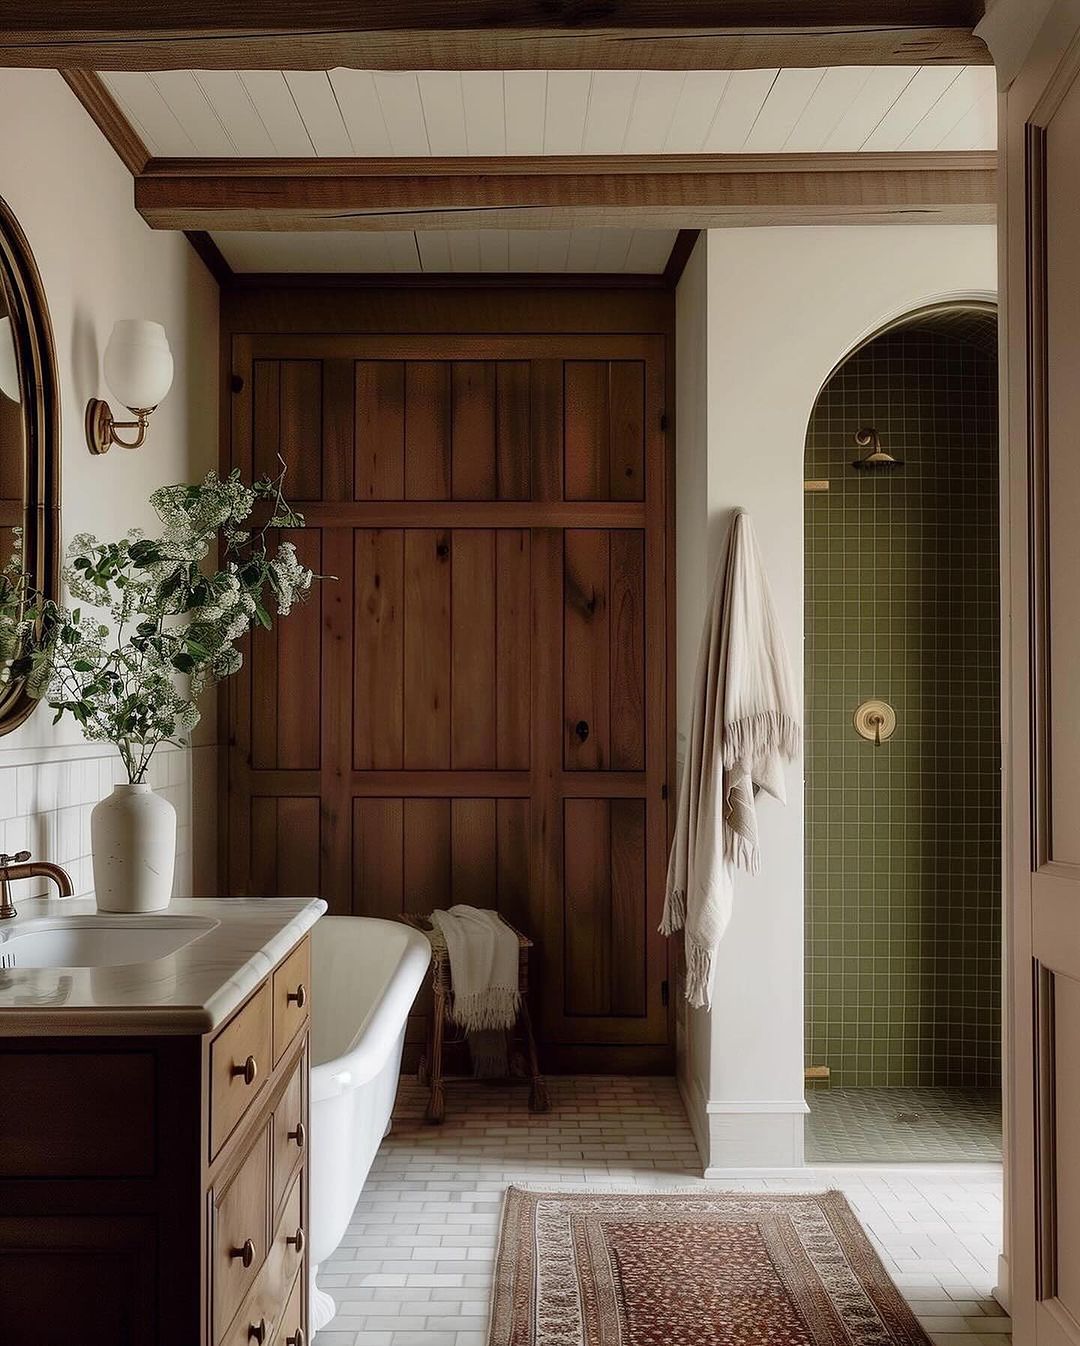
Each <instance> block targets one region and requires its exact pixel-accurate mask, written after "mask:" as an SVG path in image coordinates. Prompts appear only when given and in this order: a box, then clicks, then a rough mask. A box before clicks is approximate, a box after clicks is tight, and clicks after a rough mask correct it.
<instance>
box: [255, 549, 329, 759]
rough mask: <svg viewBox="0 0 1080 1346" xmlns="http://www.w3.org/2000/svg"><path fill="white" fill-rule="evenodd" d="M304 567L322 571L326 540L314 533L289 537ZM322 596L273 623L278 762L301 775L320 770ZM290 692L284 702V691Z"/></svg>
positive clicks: (301, 605) (302, 604)
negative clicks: (299, 772)
mask: <svg viewBox="0 0 1080 1346" xmlns="http://www.w3.org/2000/svg"><path fill="white" fill-rule="evenodd" d="M287 536H288V539H289V541H291V542H292V543H293V544H294V545H295V547H296V554H297V556H298V557H299V559H300V561H301V563H302V564H303V565H306V566H310V567H311V569H312V570H314V571H315V573H316V574H319V573H320V572H321V570H322V545H321V543H322V538H321V535H320V531H319V530H318V529H316V528H305V529H302V530H300V531H297V532H291V533H289V534H288V535H287ZM321 597H322V595H321V593H320V592H319V589H318V587H316V591H315V593H314V594H312V595H310V597H309V598H308V600H307V601H306V602H304V603H300V604H298V605H297V606H296V607H295V608H294V609H293V610H292V612H290V614H289V617H288V619H287V620H286V621H278V622H275V624H274V627H273V630H272V631H270V632H269V633H267V634H269V635H270V637H271V639H272V640H274V641H275V642H276V644H277V660H276V679H277V685H276V686H275V688H274V691H273V700H272V701H271V706H272V710H271V711H270V712H269V713H270V714H273V715H274V716H275V718H276V720H277V760H276V762H275V766H278V767H280V768H282V769H284V770H287V771H288V770H293V771H302V770H304V769H311V768H317V767H318V765H319V749H320V743H319V703H320V700H321V692H322V687H321V679H320V676H319V666H320V656H321V639H320V636H321V632H320V626H321V612H320V599H321ZM281 687H287V688H289V695H287V696H282V695H281V694H280V690H279V689H280V688H281Z"/></svg>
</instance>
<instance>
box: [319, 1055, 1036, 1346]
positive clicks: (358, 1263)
mask: <svg viewBox="0 0 1080 1346" xmlns="http://www.w3.org/2000/svg"><path fill="white" fill-rule="evenodd" d="M548 1087H549V1089H550V1092H551V1097H552V1110H551V1112H550V1113H547V1114H544V1115H539V1116H537V1115H533V1114H530V1113H529V1111H528V1106H527V1090H523V1089H504V1088H501V1087H499V1086H489V1085H484V1084H474V1083H469V1084H463V1085H458V1086H455V1087H454V1088H453V1089H452V1090H451V1091H450V1094H449V1097H448V1103H447V1118H446V1122H445V1123H444V1124H443V1125H442V1126H428V1125H425V1123H424V1121H423V1112H424V1107H425V1105H426V1102H427V1091H426V1090H423V1089H421V1088H419V1087H418V1086H417V1084H416V1083H415V1081H413V1080H411V1079H403V1080H402V1083H401V1087H400V1090H399V1093H398V1102H397V1108H396V1111H395V1116H394V1124H393V1129H392V1131H391V1132H390V1135H389V1136H388V1137H387V1139H386V1140H385V1141H384V1143H383V1146H382V1149H381V1151H380V1152H379V1155H378V1157H377V1158H376V1160H375V1163H374V1166H373V1168H372V1170H371V1176H370V1177H369V1179H368V1183H367V1186H366V1187H365V1189H364V1193H363V1195H362V1196H361V1198H360V1202H359V1204H358V1206H357V1208H356V1214H355V1216H354V1218H353V1221H352V1224H351V1226H350V1228H349V1231H348V1233H347V1234H346V1235H345V1239H344V1241H343V1243H342V1245H341V1246H340V1247H339V1248H338V1250H337V1251H336V1252H335V1253H334V1255H333V1256H332V1257H331V1258H330V1259H328V1261H327V1262H326V1263H325V1264H324V1266H323V1267H322V1269H321V1270H320V1274H319V1283H320V1284H321V1285H323V1286H324V1287H325V1288H326V1289H327V1290H329V1291H330V1292H331V1293H332V1294H333V1296H334V1298H335V1299H336V1300H337V1304H338V1314H337V1317H336V1318H335V1319H334V1320H333V1321H332V1322H331V1323H330V1325H329V1326H328V1327H327V1328H325V1329H324V1330H323V1331H322V1332H320V1333H319V1334H318V1336H317V1337H316V1338H315V1342H316V1346H486V1343H487V1312H488V1296H489V1293H490V1289H491V1271H492V1262H493V1259H494V1254H495V1241H496V1233H497V1227H498V1219H499V1211H500V1206H501V1202H502V1194H503V1191H504V1190H505V1188H506V1187H507V1186H508V1185H509V1184H511V1183H513V1184H516V1185H518V1186H529V1187H534V1188H541V1189H545V1188H564V1187H575V1186H577V1187H580V1186H588V1187H589V1188H591V1189H593V1190H596V1191H606V1190H610V1191H617V1190H625V1189H628V1188H631V1189H633V1188H649V1187H678V1186H684V1185H685V1186H687V1187H691V1188H701V1187H705V1186H709V1187H723V1188H730V1189H733V1190H739V1191H806V1190H815V1189H821V1188H827V1187H836V1188H839V1189H840V1190H841V1191H842V1192H844V1193H845V1195H846V1196H847V1198H848V1200H849V1201H850V1202H851V1204H852V1207H853V1208H854V1210H855V1212H856V1214H857V1215H858V1216H859V1218H860V1220H861V1221H862V1223H863V1225H864V1226H865V1228H866V1229H867V1231H868V1233H869V1234H870V1237H871V1239H872V1241H873V1243H874V1246H875V1247H876V1249H877V1251H878V1253H879V1254H880V1256H881V1257H882V1259H883V1261H884V1263H885V1268H886V1270H887V1271H888V1272H889V1274H890V1275H891V1276H892V1277H893V1279H894V1280H895V1281H896V1283H897V1285H898V1286H899V1287H900V1289H901V1291H902V1292H903V1294H904V1295H905V1297H906V1298H907V1299H908V1301H909V1302H910V1303H911V1305H912V1307H913V1308H914V1310H915V1313H916V1314H917V1315H918V1317H919V1319H920V1321H921V1322H922V1324H923V1326H924V1327H925V1328H926V1330H927V1332H928V1333H929V1334H930V1336H931V1338H932V1339H933V1341H934V1342H935V1346H1009V1340H1010V1337H1009V1332H1010V1323H1009V1319H1008V1318H1007V1317H1005V1316H1004V1314H1003V1311H1002V1310H1001V1309H1000V1308H999V1307H998V1305H997V1303H996V1302H995V1301H994V1299H993V1298H992V1295H991V1288H992V1286H993V1284H994V1280H995V1275H996V1270H997V1257H998V1252H999V1249H1000V1239H1001V1167H1000V1165H995V1164H967V1165H955V1166H953V1165H949V1166H945V1165H939V1166H937V1167H934V1166H930V1165H920V1166H915V1165H911V1166H890V1167H884V1166H883V1167H881V1168H878V1169H874V1168H851V1167H849V1168H845V1167H836V1168H823V1167H816V1168H807V1169H802V1170H799V1171H797V1172H792V1173H781V1172H779V1171H776V1170H774V1171H773V1172H771V1173H766V1172H753V1171H751V1170H746V1171H742V1172H740V1173H738V1174H737V1175H734V1176H732V1177H731V1178H725V1179H723V1180H722V1181H715V1182H711V1183H708V1184H706V1183H705V1182H704V1181H703V1180H702V1179H701V1178H700V1176H698V1175H699V1174H700V1172H701V1164H700V1160H699V1158H698V1153H697V1149H696V1147H695V1145H694V1139H693V1136H692V1134H691V1131H690V1126H689V1123H688V1122H687V1119H686V1114H685V1112H684V1110H683V1105H682V1102H681V1100H680V1097H679V1093H678V1090H677V1087H676V1084H675V1081H674V1080H673V1079H654V1078H627V1077H620V1078H616V1077H578V1078H570V1077H556V1078H554V1079H549V1080H548Z"/></svg>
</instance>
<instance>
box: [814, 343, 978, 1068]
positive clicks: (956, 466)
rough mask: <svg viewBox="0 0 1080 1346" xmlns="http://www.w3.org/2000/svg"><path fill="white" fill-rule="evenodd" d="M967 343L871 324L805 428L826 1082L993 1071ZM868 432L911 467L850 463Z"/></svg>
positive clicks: (973, 365) (817, 1015)
mask: <svg viewBox="0 0 1080 1346" xmlns="http://www.w3.org/2000/svg"><path fill="white" fill-rule="evenodd" d="M988 321H989V322H992V319H989V320H988ZM980 345H981V348H980ZM980 345H976V344H972V343H971V342H969V341H967V340H961V339H957V338H956V337H955V336H953V335H943V334H941V333H939V332H934V331H919V330H917V329H907V330H903V331H898V332H893V333H889V334H886V335H884V336H882V337H879V338H877V339H876V340H875V341H873V342H871V343H870V345H868V346H866V347H864V348H863V349H862V350H861V351H859V352H857V353H856V354H855V355H853V356H852V357H851V358H850V359H849V360H848V361H847V362H846V363H845V364H844V365H843V366H842V367H841V368H840V369H839V370H838V371H837V373H836V374H834V376H833V377H832V379H831V380H830V381H829V383H828V385H827V386H826V388H825V389H824V390H823V392H822V394H821V396H820V398H819V401H818V403H817V406H816V408H815V410H814V413H813V417H812V419H811V421H810V426H809V430H808V434H807V448H806V476H807V477H808V478H826V479H828V481H829V483H830V490H829V491H828V492H823V493H821V494H807V496H806V787H807V833H806V836H807V845H806V892H807V911H806V916H807V922H806V939H807V944H806V954H807V984H806V1003H807V1027H806V1062H807V1065H828V1066H829V1067H830V1068H831V1072H832V1076H831V1082H832V1084H833V1085H834V1086H842V1085H848V1086H850V1085H860V1084H865V1085H992V1084H996V1083H997V1082H998V1080H999V1077H1000V971H1001V968H1000V939H1001V920H1000V903H1001V891H1000V741H999V721H998V703H999V682H998V663H999V653H998V522H997V508H998V498H997V491H998V483H997V388H996V379H997V371H996V360H995V357H994V354H993V351H992V344H990V343H988V342H982V343H980ZM862 425H872V426H875V427H876V428H877V429H878V431H879V432H880V434H881V438H882V444H883V446H884V447H885V448H887V449H888V450H889V451H890V452H892V453H893V454H894V455H896V456H897V457H900V458H903V459H904V460H905V466H904V467H903V468H901V469H900V470H899V471H897V472H894V473H891V474H888V475H877V474H873V475H871V474H865V473H861V472H857V471H855V470H854V469H853V468H852V467H851V466H850V463H851V460H852V458H854V457H856V456H857V455H858V454H859V453H861V452H863V451H862V450H859V449H858V448H857V447H856V445H855V443H854V440H853V438H852V436H853V434H854V432H855V431H856V430H857V429H858V428H859V427H860V426H862ZM870 697H881V698H884V699H885V700H886V701H888V702H889V703H890V704H891V705H892V706H893V707H894V708H895V710H896V712H897V719H898V727H897V732H896V734H895V736H894V737H893V738H892V739H891V740H890V741H889V742H887V743H886V744H884V745H883V746H882V747H880V748H877V747H875V746H874V745H873V744H871V743H867V742H866V741H864V740H863V739H861V738H859V737H858V736H857V735H856V733H855V731H854V729H853V727H852V723H851V716H852V712H853V711H854V709H855V707H856V706H857V705H858V704H859V703H860V702H862V701H864V700H866V699H868V698H870Z"/></svg>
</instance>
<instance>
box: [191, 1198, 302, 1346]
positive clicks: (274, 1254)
mask: <svg viewBox="0 0 1080 1346" xmlns="http://www.w3.org/2000/svg"><path fill="white" fill-rule="evenodd" d="M301 1181H302V1180H301V1178H300V1177H299V1175H298V1176H297V1178H296V1181H295V1183H294V1184H293V1187H292V1190H291V1191H290V1192H289V1196H288V1200H287V1201H286V1203H285V1209H284V1211H283V1212H282V1216H281V1219H280V1220H279V1221H278V1225H277V1229H276V1230H275V1231H274V1241H273V1243H271V1245H270V1252H269V1254H268V1256H267V1258H266V1261H265V1262H264V1263H263V1265H262V1269H261V1271H260V1272H259V1274H258V1276H257V1277H256V1280H255V1283H254V1285H253V1286H252V1288H251V1290H250V1292H249V1293H248V1296H247V1299H245V1300H244V1303H243V1307H242V1308H241V1309H240V1312H239V1313H238V1314H237V1315H236V1318H235V1320H234V1321H233V1322H232V1324H231V1326H229V1328H228V1331H227V1332H225V1334H224V1335H222V1334H221V1332H220V1330H219V1329H218V1328H217V1327H215V1329H214V1336H215V1339H216V1340H217V1342H218V1346H252V1343H253V1342H256V1343H262V1344H263V1346H272V1344H273V1346H276V1343H277V1341H278V1340H279V1337H280V1332H281V1330H282V1329H285V1328H287V1329H288V1330H287V1331H286V1332H285V1338H281V1339H287V1338H288V1336H289V1335H290V1334H291V1335H293V1336H295V1334H296V1328H295V1326H291V1325H290V1324H292V1323H293V1318H292V1317H291V1316H290V1311H291V1309H292V1304H293V1300H292V1297H291V1296H289V1289H290V1286H293V1284H294V1282H295V1285H296V1288H299V1287H300V1286H301V1285H302V1283H303V1277H302V1276H298V1272H299V1271H300V1269H301V1265H302V1264H303V1262H304V1259H305V1257H306V1256H307V1249H306V1242H305V1231H303V1230H302V1229H301V1225H300V1216H301V1212H302V1209H303V1205H302V1189H301V1185H300V1184H301ZM298 1231H299V1238H297V1233H298ZM287 1297H288V1302H287V1303H286V1299H287ZM216 1321H217V1320H216V1319H215V1323H216ZM295 1346H300V1343H296V1344H295ZM303 1346H307V1342H306V1341H305V1342H304V1343H303Z"/></svg>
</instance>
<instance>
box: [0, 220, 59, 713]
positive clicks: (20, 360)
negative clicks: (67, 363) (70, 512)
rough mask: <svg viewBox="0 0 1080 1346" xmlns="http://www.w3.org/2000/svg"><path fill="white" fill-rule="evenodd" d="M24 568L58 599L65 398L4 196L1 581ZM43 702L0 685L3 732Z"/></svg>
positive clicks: (0, 223) (24, 249)
mask: <svg viewBox="0 0 1080 1346" xmlns="http://www.w3.org/2000/svg"><path fill="white" fill-rule="evenodd" d="M19 570H21V571H22V572H24V573H25V575H26V576H27V583H28V585H29V586H30V587H32V588H34V589H37V590H39V591H40V592H42V593H44V594H46V595H48V596H49V597H50V598H57V599H58V598H59V596H60V592H59V586H60V399H59V392H58V388H57V374H56V352H55V350H54V348H53V337H52V324H51V323H50V322H49V310H48V306H47V305H46V303H45V291H44V290H43V289H42V285H41V276H40V275H39V274H38V269H37V266H36V264H35V262H34V255H33V253H32V252H31V251H30V245H29V244H28V243H27V241H26V236H25V235H24V234H23V231H22V230H21V229H20V228H19V223H18V221H17V220H16V218H15V216H14V215H13V214H12V211H11V209H10V207H9V206H8V204H7V202H6V201H4V200H3V199H2V198H0V577H2V578H0V585H2V584H4V583H5V581H6V582H7V583H9V584H10V583H11V582H12V581H11V577H12V576H13V575H14V574H15V573H16V571H19ZM36 705H37V702H36V701H35V700H34V699H33V698H32V697H30V696H29V695H28V694H27V692H26V689H25V687H24V686H23V685H22V684H21V683H20V682H17V681H12V680H10V679H9V680H5V681H4V682H2V683H0V734H6V733H8V732H9V731H10V730H12V729H14V728H15V726H16V725H18V724H21V723H22V721H23V720H25V719H26V717H27V716H28V715H29V714H30V712H31V711H32V710H33V709H34V707H35V706H36Z"/></svg>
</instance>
